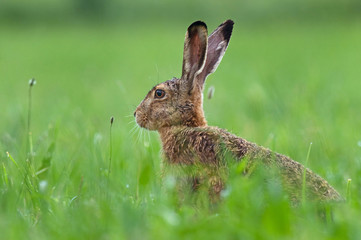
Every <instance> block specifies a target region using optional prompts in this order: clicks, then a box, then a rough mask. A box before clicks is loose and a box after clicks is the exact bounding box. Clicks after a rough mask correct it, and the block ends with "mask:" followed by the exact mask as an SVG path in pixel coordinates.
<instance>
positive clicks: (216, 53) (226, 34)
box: [197, 20, 234, 87]
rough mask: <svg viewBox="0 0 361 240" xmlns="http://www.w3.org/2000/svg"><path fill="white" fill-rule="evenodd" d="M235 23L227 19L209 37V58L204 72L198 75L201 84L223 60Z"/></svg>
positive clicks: (201, 84)
mask: <svg viewBox="0 0 361 240" xmlns="http://www.w3.org/2000/svg"><path fill="white" fill-rule="evenodd" d="M233 24H234V23H233V21H232V20H227V21H225V22H224V23H222V24H221V25H219V27H218V28H217V29H216V30H214V32H213V33H212V34H211V35H210V36H209V37H208V50H207V57H206V58H207V60H206V63H205V65H204V68H203V70H202V72H201V73H200V74H199V75H198V77H197V81H199V84H200V86H202V87H203V84H204V81H205V80H206V78H207V76H208V75H209V74H211V73H213V72H214V71H216V69H217V67H218V65H219V63H220V62H221V60H222V58H223V55H224V53H225V52H226V50H227V47H228V43H229V40H230V38H231V35H232V30H233Z"/></svg>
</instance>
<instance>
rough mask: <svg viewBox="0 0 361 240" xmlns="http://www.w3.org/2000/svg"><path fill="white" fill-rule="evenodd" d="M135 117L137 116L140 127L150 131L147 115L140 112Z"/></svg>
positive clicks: (136, 119)
mask: <svg viewBox="0 0 361 240" xmlns="http://www.w3.org/2000/svg"><path fill="white" fill-rule="evenodd" d="M134 116H135V121H136V123H137V124H138V126H139V127H141V128H145V129H149V130H150V128H149V126H147V125H149V121H148V117H147V116H146V115H145V114H143V113H142V112H139V111H138V112H135V113H134Z"/></svg>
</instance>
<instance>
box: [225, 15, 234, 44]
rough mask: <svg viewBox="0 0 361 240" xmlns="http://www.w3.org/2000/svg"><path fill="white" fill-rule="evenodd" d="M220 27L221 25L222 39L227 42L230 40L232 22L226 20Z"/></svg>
mask: <svg viewBox="0 0 361 240" xmlns="http://www.w3.org/2000/svg"><path fill="white" fill-rule="evenodd" d="M222 25H223V27H222V33H223V37H224V39H226V40H227V41H229V39H230V38H231V35H232V30H233V25H234V22H233V21H232V20H231V19H228V20H227V21H225V22H224V23H223V24H222Z"/></svg>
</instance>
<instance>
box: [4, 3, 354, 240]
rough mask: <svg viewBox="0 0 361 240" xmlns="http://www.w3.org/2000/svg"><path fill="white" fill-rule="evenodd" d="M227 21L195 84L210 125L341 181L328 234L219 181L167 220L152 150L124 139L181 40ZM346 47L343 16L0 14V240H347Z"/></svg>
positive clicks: (171, 67)
mask: <svg viewBox="0 0 361 240" xmlns="http://www.w3.org/2000/svg"><path fill="white" fill-rule="evenodd" d="M226 19H232V20H234V22H235V26H234V32H233V36H232V39H231V42H230V45H229V48H228V51H227V53H226V55H225V57H224V59H223V61H222V63H221V64H220V66H219V69H218V70H217V72H216V73H214V74H213V75H211V76H210V77H209V78H208V80H207V83H206V90H207V89H208V87H210V86H214V88H215V95H214V97H213V98H212V99H210V100H209V99H205V102H204V108H205V112H206V116H207V120H208V123H209V125H216V126H219V127H222V128H226V129H228V130H230V131H231V132H233V133H235V134H237V135H238V136H241V137H244V138H246V139H247V140H250V141H253V142H256V143H258V144H260V145H263V146H266V147H269V148H271V149H273V150H275V151H277V152H280V153H283V154H286V155H289V156H291V157H292V158H293V159H295V160H297V161H299V162H301V163H304V162H305V159H306V155H307V150H308V147H309V144H310V142H312V143H313V144H312V149H311V155H310V160H309V164H308V165H309V167H310V168H311V169H312V170H314V171H315V172H317V173H319V174H320V175H321V176H322V177H324V178H325V179H327V180H328V181H329V182H330V183H331V184H332V185H333V186H335V188H336V189H337V190H338V191H339V192H340V193H341V194H342V195H343V196H345V197H346V195H347V193H346V192H347V187H346V184H347V180H348V179H349V178H350V179H352V182H351V185H350V188H349V193H350V194H349V195H348V196H347V199H348V201H347V203H343V204H339V205H337V206H335V207H334V209H333V221H330V220H329V221H324V220H322V218H320V217H318V215H317V213H316V212H317V211H316V210H315V206H312V205H309V206H308V205H307V206H303V207H300V208H292V207H290V206H289V203H288V201H287V200H285V198H284V197H282V194H281V193H280V191H279V190H277V189H275V188H274V187H273V186H264V185H262V184H259V183H260V181H258V180H257V179H255V180H252V179H244V178H240V177H239V176H237V175H238V174H237V170H234V169H231V170H230V172H231V174H230V180H229V183H228V188H227V189H228V190H227V194H225V197H224V200H223V202H222V203H221V204H220V206H218V208H216V209H211V210H210V209H209V208H207V207H205V206H203V205H202V204H200V203H199V204H197V203H196V204H195V205H181V206H180V205H178V202H177V195H176V193H174V184H173V181H172V179H165V180H162V177H161V175H162V173H161V154H160V140H159V139H158V135H157V133H155V132H148V131H145V130H142V129H139V128H136V127H135V123H134V119H133V116H132V114H133V111H134V109H135V107H136V106H137V105H138V104H139V102H140V101H141V100H142V99H143V97H144V96H145V94H146V93H147V92H148V90H149V89H150V88H151V87H152V86H154V85H155V84H157V83H159V82H162V81H164V80H167V79H170V78H171V77H173V76H176V77H179V76H180V73H181V62H182V51H183V41H184V34H185V31H186V28H187V27H188V26H189V24H191V23H192V22H193V21H196V20H203V21H205V22H206V23H207V25H208V29H209V32H211V31H212V30H213V29H215V28H216V27H217V26H218V25H219V24H220V23H222V22H223V21H224V20H226ZM360 40H361V2H360V1H356V0H343V1H339V0H338V1H336V0H327V1H326V0H313V1H311V0H306V1H289V0H271V1H266V0H260V1H250V0H247V1H234V0H225V1H215V0H211V1H191V0H185V1H178V2H176V1H173V2H170V1H165V0H159V1H143V0H142V1H130V0H129V1H115V0H103V1H101V0H76V1H70V0H63V1H60V0H51V1H45V0H36V1H23V0H12V1H1V2H0V109H1V115H0V162H1V166H0V167H1V173H0V176H1V179H0V181H1V182H0V232H1V237H0V238H1V239H58V238H59V239H159V238H160V239H170V238H172V239H200V238H207V239H213V238H214V239H218V238H226V239H227V238H228V239H229V238H232V239H239V238H241V239H290V238H292V239H359V238H360V236H361V230H360V229H361V228H360V227H361V222H360V221H361V220H360V219H361V218H360V212H361V206H360V201H359V200H360V197H361V188H360V186H361V180H360V179H359V176H361V130H360V129H361V111H360V109H361V94H360V89H361V81H360V80H361V67H360V64H361V44H360V42H361V41H360ZM32 77H34V78H35V79H36V81H37V84H36V85H35V86H34V87H33V89H32V108H31V109H32V110H31V132H32V136H33V148H34V156H33V157H29V144H28V140H27V139H28V133H27V121H28V90H29V85H28V80H29V79H30V78H32ZM225 106H226V107H225ZM111 116H114V117H115V122H114V125H113V128H112V130H113V132H112V134H113V135H112V137H113V138H112V139H113V143H112V146H113V149H112V150H113V152H112V163H111V168H110V169H111V174H110V175H108V173H109V155H110V153H109V119H110V117H111ZM6 152H9V154H10V155H11V157H12V158H13V161H12V160H11V158H10V157H9V156H8V155H7V153H6ZM29 158H31V159H32V162H31V163H29V161H27V159H28V160H29ZM14 162H15V163H16V164H17V165H18V167H17V166H16V164H15V163H14ZM39 171H40V172H39ZM108 176H109V177H108ZM162 186H163V187H162ZM196 202H197V201H196Z"/></svg>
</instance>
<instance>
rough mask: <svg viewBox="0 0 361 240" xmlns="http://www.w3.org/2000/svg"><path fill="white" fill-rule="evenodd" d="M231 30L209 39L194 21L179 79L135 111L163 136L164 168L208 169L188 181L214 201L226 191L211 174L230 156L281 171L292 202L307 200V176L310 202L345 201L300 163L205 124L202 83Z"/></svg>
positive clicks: (227, 25) (229, 25) (224, 27)
mask: <svg viewBox="0 0 361 240" xmlns="http://www.w3.org/2000/svg"><path fill="white" fill-rule="evenodd" d="M232 30H233V21H232V20H227V21H225V22H224V23H222V24H221V25H220V26H219V27H218V28H217V29H216V30H215V31H214V32H213V33H212V34H211V35H210V36H209V37H208V33H207V26H206V24H205V23H204V22H201V21H197V22H194V23H192V24H191V25H190V26H189V27H188V30H187V32H186V36H185V42H184V52H183V68H182V76H181V78H179V79H178V78H173V79H171V80H168V81H165V82H163V83H160V84H158V85H156V86H155V87H153V88H152V89H151V90H150V91H149V92H148V94H147V95H146V96H145V98H144V100H143V101H142V102H141V103H140V105H139V106H138V107H137V109H136V111H135V112H134V116H135V118H136V122H137V124H138V125H139V126H140V127H142V128H146V129H148V130H157V131H158V132H159V134H160V138H161V141H162V146H163V153H164V155H165V163H166V164H168V165H170V166H181V168H188V169H189V167H192V166H200V168H202V167H203V168H204V169H207V170H206V171H204V172H203V173H200V174H197V171H198V170H199V169H200V168H197V170H195V172H194V171H193V173H192V174H191V176H189V180H190V182H191V183H190V184H191V187H192V188H193V190H196V189H197V187H198V185H200V184H201V183H202V181H203V183H204V182H205V181H206V183H205V184H206V185H207V187H208V188H209V189H208V191H209V194H210V195H211V196H210V197H211V198H213V199H214V198H219V196H220V193H221V191H222V190H223V189H224V188H225V183H224V181H225V178H224V177H223V176H217V174H215V172H216V171H213V170H214V169H218V168H220V167H221V166H224V161H225V158H226V155H227V154H228V155H231V158H233V159H235V160H237V161H241V162H242V161H247V164H246V167H245V170H244V172H245V173H246V174H248V173H250V174H251V172H253V169H255V167H256V166H259V165H262V166H264V167H265V168H266V169H271V168H272V169H277V173H278V175H279V176H280V179H281V182H282V186H283V188H284V190H285V191H286V192H287V193H288V195H289V197H290V199H291V201H292V202H293V203H296V204H297V203H299V202H300V200H301V199H302V198H303V195H302V188H303V184H304V181H303V176H304V174H305V176H306V178H305V179H306V181H305V182H306V183H305V185H304V186H305V189H306V192H307V194H306V196H307V199H309V200H316V201H321V202H327V201H338V200H342V197H341V196H340V194H339V193H338V192H337V191H336V190H335V189H334V188H333V187H332V186H330V184H329V183H328V182H327V181H325V180H324V179H322V178H321V177H320V176H318V175H317V174H315V173H313V172H312V171H311V170H309V169H307V168H305V167H304V166H303V165H301V164H300V163H298V162H296V161H293V160H292V159H290V158H289V157H287V156H284V155H281V154H278V153H274V152H272V151H270V150H269V149H266V148H264V147H261V146H258V145H256V144H254V143H251V142H248V141H247V140H245V139H243V138H240V137H237V136H235V135H233V134H231V133H229V132H227V131H226V130H223V129H220V128H218V127H210V126H208V125H207V121H206V119H205V117H204V113H203V106H202V101H203V95H202V91H203V86H204V82H205V80H206V78H207V76H208V75H209V74H211V73H213V72H214V71H215V70H216V69H217V67H218V65H219V63H220V61H221V60H222V57H223V55H224V53H225V51H226V49H227V46H228V43H229V40H230V37H231V34H232ZM228 155H227V156H228ZM270 172H271V171H270ZM207 174H208V176H205V175H207ZM266 178H267V177H266Z"/></svg>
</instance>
